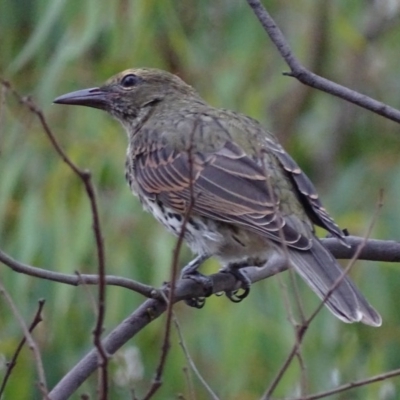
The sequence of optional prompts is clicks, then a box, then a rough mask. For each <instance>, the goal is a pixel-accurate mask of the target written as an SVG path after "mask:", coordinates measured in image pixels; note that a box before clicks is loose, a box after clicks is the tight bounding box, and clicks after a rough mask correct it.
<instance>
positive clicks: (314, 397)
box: [288, 368, 400, 400]
mask: <svg viewBox="0 0 400 400" xmlns="http://www.w3.org/2000/svg"><path fill="white" fill-rule="evenodd" d="M395 376H400V368H398V369H394V370H393V371H389V372H385V373H383V374H379V375H375V376H371V377H369V378H366V379H360V380H359V381H354V382H349V383H345V384H344V385H341V386H338V387H336V388H335V389H331V390H326V391H324V392H320V393H316V394H311V395H309V396H302V397H296V398H293V399H288V400H318V399H323V398H325V397H328V396H331V395H332V394H336V393H341V392H345V391H347V390H350V389H354V388H356V387H360V386H365V385H369V384H371V383H375V382H380V381H384V380H386V379H388V378H393V377H395ZM346 398H347V397H346Z"/></svg>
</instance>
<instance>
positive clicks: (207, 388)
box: [174, 315, 219, 400]
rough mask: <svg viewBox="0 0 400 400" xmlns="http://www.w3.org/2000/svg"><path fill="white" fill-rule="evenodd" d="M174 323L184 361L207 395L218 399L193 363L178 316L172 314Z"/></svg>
mask: <svg viewBox="0 0 400 400" xmlns="http://www.w3.org/2000/svg"><path fill="white" fill-rule="evenodd" d="M174 325H175V328H176V331H177V332H178V337H179V345H180V346H181V348H182V350H183V354H184V355H185V358H186V361H187V362H188V364H189V366H190V368H191V369H192V370H193V372H194V373H195V375H196V376H197V378H198V379H199V381H200V382H201V383H202V384H203V386H204V388H205V389H206V390H207V392H208V394H209V396H210V398H211V399H213V400H219V397H218V396H217V395H216V394H215V393H214V391H213V390H212V389H211V387H210V385H209V384H208V383H207V382H206V380H205V379H204V378H203V376H202V375H201V374H200V371H199V370H198V369H197V367H196V364H195V363H194V361H193V359H192V357H191V356H190V353H189V350H188V348H187V346H186V344H185V340H184V338H183V335H182V329H181V326H180V324H179V321H178V318H177V317H176V315H174Z"/></svg>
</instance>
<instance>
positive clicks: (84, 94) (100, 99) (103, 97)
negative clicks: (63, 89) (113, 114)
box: [54, 87, 110, 110]
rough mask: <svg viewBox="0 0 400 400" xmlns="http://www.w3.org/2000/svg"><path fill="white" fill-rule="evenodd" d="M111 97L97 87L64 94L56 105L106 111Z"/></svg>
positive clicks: (56, 100)
mask: <svg viewBox="0 0 400 400" xmlns="http://www.w3.org/2000/svg"><path fill="white" fill-rule="evenodd" d="M109 97H110V93H109V92H105V91H103V90H102V89H101V88H97V87H96V88H90V89H82V90H77V91H76V92H71V93H67V94H63V95H62V96H59V97H57V98H56V99H55V100H54V103H56V104H69V105H76V106H87V107H93V108H100V109H101V110H104V109H105V108H106V107H107V105H108V104H109Z"/></svg>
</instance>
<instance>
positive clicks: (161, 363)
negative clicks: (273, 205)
mask: <svg viewBox="0 0 400 400" xmlns="http://www.w3.org/2000/svg"><path fill="white" fill-rule="evenodd" d="M196 128H197V124H195V125H194V127H193V131H192V133H191V137H190V142H189V143H190V145H189V148H188V149H187V152H188V162H189V193H190V200H189V204H188V206H187V209H186V210H185V214H184V216H183V222H182V227H181V230H180V232H179V236H178V239H177V242H176V245H175V248H174V250H173V257H172V264H171V280H170V288H169V291H168V299H165V300H166V301H167V318H166V322H165V334H164V340H163V345H162V350H161V356H160V361H159V364H158V367H157V369H156V375H155V378H154V380H153V384H152V385H151V387H150V389H149V391H148V392H147V394H146V395H145V396H144V397H143V400H148V399H150V398H151V397H152V396H153V394H154V393H155V392H156V391H157V390H158V389H159V387H160V386H161V384H162V381H161V378H162V375H163V372H164V368H165V363H166V361H167V355H168V352H169V347H170V342H169V340H170V336H171V323H172V308H173V305H174V299H175V285H176V278H177V275H178V261H179V254H180V252H181V248H182V245H183V241H184V238H185V233H186V228H187V224H188V222H189V218H190V214H191V212H192V209H193V207H194V202H195V198H194V192H193V135H194V132H195V130H196Z"/></svg>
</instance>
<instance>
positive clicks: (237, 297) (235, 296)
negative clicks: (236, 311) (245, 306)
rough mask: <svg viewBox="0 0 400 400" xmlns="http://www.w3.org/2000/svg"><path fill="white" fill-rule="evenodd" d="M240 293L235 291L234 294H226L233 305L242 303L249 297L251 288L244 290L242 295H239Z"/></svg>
mask: <svg viewBox="0 0 400 400" xmlns="http://www.w3.org/2000/svg"><path fill="white" fill-rule="evenodd" d="M238 292H239V290H234V291H232V292H225V295H226V297H227V298H228V299H229V300H230V301H232V302H233V303H240V302H241V301H242V300H243V299H245V298H246V297H247V296H248V295H249V293H250V288H246V289H244V290H243V293H241V294H238Z"/></svg>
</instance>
